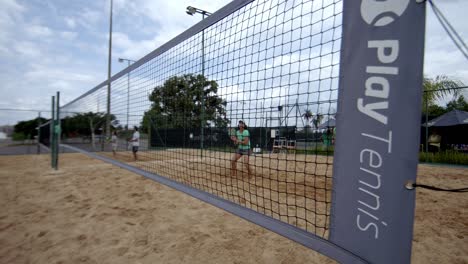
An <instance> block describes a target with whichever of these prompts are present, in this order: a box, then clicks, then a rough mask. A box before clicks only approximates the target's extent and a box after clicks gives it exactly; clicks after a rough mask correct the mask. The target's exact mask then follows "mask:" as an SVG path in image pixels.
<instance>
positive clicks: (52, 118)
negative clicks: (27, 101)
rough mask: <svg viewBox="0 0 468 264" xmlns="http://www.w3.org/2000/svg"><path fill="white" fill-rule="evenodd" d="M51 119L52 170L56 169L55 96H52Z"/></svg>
mask: <svg viewBox="0 0 468 264" xmlns="http://www.w3.org/2000/svg"><path fill="white" fill-rule="evenodd" d="M51 113H52V114H51V117H50V143H49V146H50V165H51V166H52V168H55V133H54V123H55V121H54V120H55V96H52V111H51Z"/></svg>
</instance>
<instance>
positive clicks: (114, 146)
mask: <svg viewBox="0 0 468 264" xmlns="http://www.w3.org/2000/svg"><path fill="white" fill-rule="evenodd" d="M111 144H112V154H113V155H114V157H115V154H116V152H117V131H115V130H114V132H113V133H112V137H111Z"/></svg>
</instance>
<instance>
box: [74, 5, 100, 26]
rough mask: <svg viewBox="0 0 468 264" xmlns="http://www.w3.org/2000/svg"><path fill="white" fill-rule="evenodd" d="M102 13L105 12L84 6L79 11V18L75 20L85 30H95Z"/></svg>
mask: <svg viewBox="0 0 468 264" xmlns="http://www.w3.org/2000/svg"><path fill="white" fill-rule="evenodd" d="M104 15H105V14H103V13H102V12H98V11H95V10H90V9H88V8H85V9H84V10H82V11H81V12H80V15H79V18H78V19H77V21H76V22H77V23H78V24H80V25H81V26H83V27H85V28H86V29H87V30H90V31H96V30H97V28H96V26H97V24H98V22H99V20H100V19H101V17H103V16H104Z"/></svg>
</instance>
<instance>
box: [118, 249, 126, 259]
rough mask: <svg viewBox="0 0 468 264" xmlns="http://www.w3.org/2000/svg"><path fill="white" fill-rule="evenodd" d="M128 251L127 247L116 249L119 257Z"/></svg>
mask: <svg viewBox="0 0 468 264" xmlns="http://www.w3.org/2000/svg"><path fill="white" fill-rule="evenodd" d="M127 252H128V247H120V248H118V249H117V255H119V256H120V257H121V256H123V255H125V253H127Z"/></svg>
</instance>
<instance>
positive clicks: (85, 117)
mask: <svg viewBox="0 0 468 264" xmlns="http://www.w3.org/2000/svg"><path fill="white" fill-rule="evenodd" d="M106 116H107V114H105V113H101V112H99V113H93V112H88V113H80V114H75V115H73V116H70V117H65V118H63V119H62V133H63V134H64V135H66V136H67V137H76V136H84V135H85V136H91V143H92V145H93V148H95V147H96V146H95V145H94V144H95V137H96V134H100V133H101V131H104V126H105V125H106ZM110 119H111V128H112V129H114V128H115V125H117V124H118V121H117V120H116V118H115V116H114V115H111V116H110Z"/></svg>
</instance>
